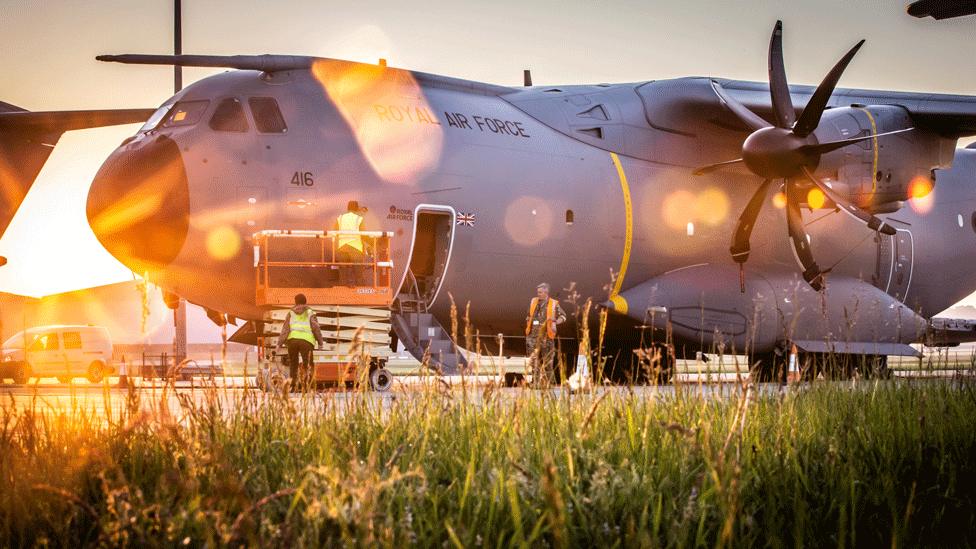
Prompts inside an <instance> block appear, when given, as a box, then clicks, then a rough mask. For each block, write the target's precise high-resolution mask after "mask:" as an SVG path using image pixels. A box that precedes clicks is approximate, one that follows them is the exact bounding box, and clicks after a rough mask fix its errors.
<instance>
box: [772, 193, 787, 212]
mask: <svg viewBox="0 0 976 549" xmlns="http://www.w3.org/2000/svg"><path fill="white" fill-rule="evenodd" d="M773 206H775V207H776V208H778V209H780V210H782V209H783V208H785V207H786V193H784V192H783V191H780V192H778V193H776V194H774V195H773Z"/></svg>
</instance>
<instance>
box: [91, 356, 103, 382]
mask: <svg viewBox="0 0 976 549" xmlns="http://www.w3.org/2000/svg"><path fill="white" fill-rule="evenodd" d="M104 377H105V365H104V364H102V363H101V362H100V361H98V360H96V361H95V362H92V363H91V364H89V365H88V381H90V382H92V383H98V382H100V381H101V380H102V379H103V378H104Z"/></svg>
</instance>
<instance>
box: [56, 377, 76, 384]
mask: <svg viewBox="0 0 976 549" xmlns="http://www.w3.org/2000/svg"><path fill="white" fill-rule="evenodd" d="M72 379H74V378H71V377H65V376H58V383H64V384H65V385H67V384H69V383H71V380H72Z"/></svg>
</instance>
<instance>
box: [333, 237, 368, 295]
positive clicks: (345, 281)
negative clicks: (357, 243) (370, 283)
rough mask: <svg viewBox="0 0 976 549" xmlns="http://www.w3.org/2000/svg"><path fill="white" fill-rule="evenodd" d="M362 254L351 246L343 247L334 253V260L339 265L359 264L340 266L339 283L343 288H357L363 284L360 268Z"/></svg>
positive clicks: (361, 267)
mask: <svg viewBox="0 0 976 549" xmlns="http://www.w3.org/2000/svg"><path fill="white" fill-rule="evenodd" d="M364 257H365V255H364V254H363V252H361V251H359V250H357V249H356V248H353V247H352V246H343V247H341V248H339V249H338V250H337V251H336V260H337V261H338V262H340V263H359V264H360V265H340V266H339V281H340V284H342V285H343V286H358V285H360V284H362V283H363V276H362V274H363V270H364V267H363V266H362V262H363V258H364Z"/></svg>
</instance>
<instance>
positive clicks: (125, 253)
mask: <svg viewBox="0 0 976 549" xmlns="http://www.w3.org/2000/svg"><path fill="white" fill-rule="evenodd" d="M86 213H87V215H88V224H89V225H90V226H91V228H92V231H93V232H94V233H95V236H96V237H97V238H98V240H99V242H101V243H102V246H104V247H105V249H106V250H108V251H109V253H111V254H112V255H113V256H115V258H116V259H118V260H119V261H121V262H122V263H123V264H124V265H126V266H127V267H129V268H131V269H133V270H134V271H136V272H144V271H147V270H154V269H159V268H160V267H163V266H165V265H167V264H169V263H170V262H171V261H173V259H174V258H176V256H177V254H179V252H180V250H181V249H182V248H183V243H184V242H185V241H186V235H187V232H188V231H189V228H190V219H189V218H190V188H189V185H188V183H187V177H186V169H185V166H184V165H183V159H182V157H181V155H180V149H179V146H178V145H177V144H176V143H175V142H174V141H173V140H172V139H170V138H169V137H166V136H164V135H157V136H155V137H149V138H148V139H146V138H144V139H143V140H137V141H134V142H132V143H131V144H128V145H125V146H123V147H121V148H119V149H117V150H116V151H115V152H114V153H112V155H111V156H109V157H108V159H107V160H106V161H105V163H104V164H102V167H101V169H99V170H98V173H97V174H96V175H95V179H94V180H93V181H92V185H91V190H90V191H89V193H88V205H87V208H86Z"/></svg>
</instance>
